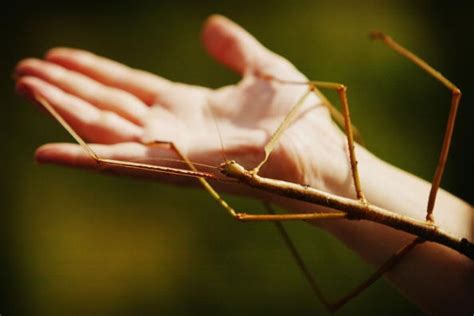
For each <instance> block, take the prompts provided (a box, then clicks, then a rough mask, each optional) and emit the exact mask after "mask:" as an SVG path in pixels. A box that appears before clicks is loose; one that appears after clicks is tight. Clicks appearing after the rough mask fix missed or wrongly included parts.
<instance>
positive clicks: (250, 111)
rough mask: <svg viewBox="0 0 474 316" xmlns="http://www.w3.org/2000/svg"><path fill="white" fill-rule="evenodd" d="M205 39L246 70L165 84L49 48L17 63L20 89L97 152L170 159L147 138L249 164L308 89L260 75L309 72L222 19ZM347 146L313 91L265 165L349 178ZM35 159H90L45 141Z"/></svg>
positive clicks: (299, 174) (75, 162) (286, 174)
mask: <svg viewBox="0 0 474 316" xmlns="http://www.w3.org/2000/svg"><path fill="white" fill-rule="evenodd" d="M203 42H204V44H205V47H206V48H207V49H208V51H209V52H210V54H211V55H213V56H214V57H215V58H216V59H217V60H218V61H220V62H222V63H223V64H225V65H227V66H229V67H230V68H232V69H233V70H235V71H237V72H238V73H240V74H241V75H242V76H243V79H242V80H241V81H240V82H239V83H238V84H237V85H232V86H227V87H223V88H220V89H217V90H212V89H208V88H204V87H198V86H190V85H186V84H182V83H175V82H170V81H168V80H166V79H164V78H161V77H159V76H156V75H152V74H150V73H147V72H144V71H140V70H135V69H131V68H129V67H127V66H124V65H122V64H119V63H117V62H114V61H111V60H108V59H105V58H103V57H99V56H96V55H94V54H92V53H89V52H85V51H82V50H77V49H70V48H55V49H52V50H51V51H49V52H48V54H47V55H46V57H45V60H39V59H26V60H23V61H22V62H20V63H19V64H18V66H17V70H16V72H17V74H18V79H17V80H18V82H17V88H18V91H19V92H20V93H21V94H22V95H24V96H26V97H29V98H30V99H32V100H34V96H35V95H41V96H42V97H43V98H45V99H46V100H48V101H49V102H50V103H51V104H52V105H53V106H54V107H55V108H56V110H57V111H58V112H59V113H60V114H61V115H62V116H63V117H64V118H65V119H66V120H67V121H68V123H69V124H70V125H71V126H72V127H73V128H74V129H75V130H76V131H77V133H78V134H79V135H81V137H83V138H84V139H86V140H87V141H88V142H90V143H93V144H94V145H93V148H94V151H96V152H97V153H98V154H99V155H100V156H101V157H103V158H111V159H120V160H132V161H140V162H145V163H154V164H168V165H170V164H174V163H172V162H169V161H167V162H163V161H160V160H159V159H160V158H163V157H170V158H177V157H176V154H175V153H174V152H172V151H171V150H170V149H169V148H163V147H160V146H149V145H147V144H148V143H151V142H155V141H171V142H173V143H175V144H176V145H177V147H178V148H180V150H181V151H182V152H183V153H185V154H186V155H187V156H188V157H189V158H190V159H191V160H192V161H197V162H200V163H205V164H209V165H213V166H216V165H218V164H219V163H220V162H222V161H223V160H224V157H226V158H232V159H236V160H237V161H239V163H241V164H243V165H244V166H246V167H248V168H251V167H254V166H255V165H256V164H257V163H258V162H259V161H260V160H261V159H262V158H263V146H264V145H265V143H266V142H268V140H269V137H270V136H271V134H272V133H273V131H274V130H275V129H276V127H278V125H279V124H280V123H281V122H282V120H283V119H284V117H285V115H286V114H287V113H288V111H289V109H290V108H291V106H292V105H294V104H295V102H297V100H298V99H299V98H300V97H301V96H302V95H303V94H304V92H305V89H307V87H305V86H304V85H288V84H282V83H278V82H275V81H271V80H264V79H262V78H261V75H271V76H274V77H277V78H283V79H288V80H296V81H304V80H306V78H305V77H304V76H303V75H302V74H301V73H300V72H298V71H297V70H296V68H295V67H294V66H292V65H291V64H290V63H289V62H288V61H286V60H285V59H283V58H281V57H279V56H277V55H275V54H274V53H272V52H270V51H268V50H267V49H266V48H264V47H263V46H262V45H261V44H259V43H258V42H257V41H256V40H255V39H254V38H253V37H252V36H251V35H249V34H248V33H247V32H245V31H244V30H243V29H241V28H240V27H239V26H237V25H236V24H234V23H233V22H231V21H229V20H227V19H226V18H224V17H221V16H213V17H211V18H209V19H208V21H207V22H206V24H205V26H204V30H203ZM219 135H220V136H219ZM344 148H345V147H344V140H343V137H342V134H341V133H340V131H339V130H338V129H337V128H336V127H335V125H334V124H333V123H332V122H331V120H330V117H329V115H328V113H327V110H326V108H325V107H322V106H321V104H320V101H319V100H318V99H317V98H316V97H315V96H311V97H310V98H308V99H307V100H306V104H305V108H304V109H303V110H302V112H301V115H300V116H299V117H298V118H297V120H296V122H295V123H294V124H292V125H291V126H290V128H289V129H288V130H287V131H286V132H285V135H284V137H283V138H282V140H281V142H280V145H279V146H278V147H277V149H276V151H275V152H274V153H273V154H272V159H271V160H270V161H269V162H268V164H267V165H266V166H265V168H264V169H263V170H262V171H263V172H264V173H265V174H267V175H269V176H272V177H275V178H282V179H286V180H291V181H295V182H300V183H302V182H304V183H310V182H313V184H314V183H316V186H319V187H323V186H324V183H325V182H327V181H328V179H326V178H328V177H335V175H337V173H339V174H341V176H342V178H344V177H345V175H347V172H348V169H347V167H346V168H342V170H340V167H341V166H347V160H346V155H345V149H344ZM223 149H224V151H223ZM37 159H38V160H39V161H42V162H51V163H58V164H64V165H69V166H77V167H92V168H93V167H94V166H96V164H95V163H94V161H93V160H92V159H90V157H89V156H88V154H87V153H86V152H84V151H83V150H82V148H80V147H79V146H78V145H73V144H48V145H45V146H42V147H40V148H39V149H38V151H37Z"/></svg>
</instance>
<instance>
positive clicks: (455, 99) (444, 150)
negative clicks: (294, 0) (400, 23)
mask: <svg viewBox="0 0 474 316" xmlns="http://www.w3.org/2000/svg"><path fill="white" fill-rule="evenodd" d="M370 37H371V38H372V39H374V40H381V41H382V42H383V43H384V44H385V45H387V46H388V47H390V48H391V49H393V50H394V51H395V52H397V53H398V54H400V55H402V56H403V57H405V58H406V59H408V60H409V61H411V62H413V63H414V64H416V65H417V66H418V67H420V68H421V69H423V70H424V71H425V72H427V73H428V74H429V75H431V76H432V77H434V78H435V79H436V80H438V81H439V82H441V83H442V84H443V85H444V86H445V87H446V88H448V89H449V90H451V106H450V110H449V117H448V122H447V124H446V130H445V133H444V139H443V145H442V147H441V152H440V155H439V162H438V166H437V167H436V171H435V174H434V176H433V181H432V184H431V190H430V195H429V198H428V206H427V211H426V212H427V214H426V220H427V221H430V222H433V209H434V205H435V201H436V194H437V193H438V189H439V186H440V183H441V178H442V177H443V173H444V168H445V166H446V160H447V158H448V152H449V147H450V145H451V138H452V136H453V129H454V123H455V120H456V114H457V110H458V106H459V100H460V99H461V90H459V88H458V87H456V86H455V85H454V84H453V83H452V82H451V81H449V80H448V79H446V78H445V77H444V76H443V75H442V74H441V73H440V72H439V71H437V70H435V69H434V68H433V67H431V66H430V65H428V64H427V63H426V62H425V61H424V60H422V59H421V58H419V57H418V56H416V55H415V54H413V53H412V52H410V51H409V50H407V49H406V48H404V47H402V46H401V45H400V44H398V43H397V42H395V41H394V40H393V39H392V38H391V37H390V36H387V35H385V34H383V33H381V32H372V33H371V34H370Z"/></svg>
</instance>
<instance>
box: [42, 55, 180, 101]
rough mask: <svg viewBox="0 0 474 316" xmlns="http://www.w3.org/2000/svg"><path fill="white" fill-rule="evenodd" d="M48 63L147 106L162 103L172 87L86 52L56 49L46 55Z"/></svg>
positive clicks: (144, 73)
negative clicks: (133, 97)
mask: <svg viewBox="0 0 474 316" xmlns="http://www.w3.org/2000/svg"><path fill="white" fill-rule="evenodd" d="M46 59H47V60H48V61H50V62H54V63H56V64H58V65H61V66H63V67H65V68H68V69H71V70H74V71H77V72H80V73H82V74H84V75H86V76H88V77H91V78H93V79H95V80H97V81H99V82H101V83H103V84H105V85H108V86H111V87H115V88H118V89H122V90H125V91H128V92H130V93H131V94H133V95H135V96H137V97H138V98H140V99H141V100H142V101H143V102H145V103H146V104H148V105H152V104H154V103H155V102H157V101H159V99H158V100H157V98H159V95H160V94H163V93H166V92H167V91H169V89H170V88H171V87H172V86H173V83H172V82H171V81H169V80H166V79H164V78H161V77H159V76H156V75H153V74H151V73H148V72H145V71H142V70H137V69H132V68H130V67H128V66H125V65H123V64H120V63H118V62H116V61H112V60H110V59H107V58H104V57H100V56H97V55H95V54H92V53H90V52H87V51H84V50H79V49H73V48H64V47H60V48H53V49H52V50H50V51H49V52H48V53H47V54H46Z"/></svg>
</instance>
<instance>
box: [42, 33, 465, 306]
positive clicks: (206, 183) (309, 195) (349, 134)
mask: <svg viewBox="0 0 474 316" xmlns="http://www.w3.org/2000/svg"><path fill="white" fill-rule="evenodd" d="M371 35H372V38H373V39H375V40H380V41H382V42H383V43H384V44H386V45H387V46H388V47H390V48H392V49H393V50H395V52H397V53H399V54H401V55H402V56H404V57H405V58H407V59H408V60H410V61H411V62H413V63H415V64H416V65H418V66H419V67H420V68H421V69H422V70H424V71H426V72H427V73H428V74H430V75H431V76H433V77H434V78H435V79H437V80H438V81H440V82H441V83H442V84H443V85H444V86H445V87H447V88H448V89H449V90H450V91H451V93H452V99H451V109H450V114H449V118H448V124H447V127H446V132H445V136H444V141H443V145H442V149H441V154H440V158H439V164H438V167H437V169H436V172H435V175H434V178H433V182H432V187H431V191H430V194H429V198H428V205H427V215H426V221H418V220H414V219H411V218H407V217H404V216H401V215H397V214H395V213H392V212H390V211H388V210H385V209H382V208H380V207H377V206H375V205H373V204H371V203H370V201H368V200H367V199H366V198H365V196H364V191H363V188H362V186H361V182H360V176H359V170H358V166H357V157H356V152H355V150H354V146H355V145H354V143H355V135H354V134H357V133H355V132H354V127H353V125H352V122H351V119H350V111H349V103H348V99H347V95H346V86H344V85H343V84H340V83H333V82H324V81H291V80H286V79H285V78H278V77H274V76H271V75H268V74H265V73H256V74H255V76H256V77H258V78H259V80H262V81H267V82H273V83H275V84H282V85H302V86H306V87H307V90H306V92H305V93H304V94H303V95H302V96H301V97H300V99H299V100H298V101H297V102H296V104H295V105H293V107H292V108H291V110H290V111H289V112H288V114H287V115H286V117H285V119H284V120H283V121H282V122H281V124H280V125H279V127H278V128H277V129H276V131H275V132H274V133H273V135H272V136H271V137H270V139H269V141H268V143H267V144H266V145H265V147H264V158H263V160H262V161H261V162H260V163H259V164H258V165H257V166H256V167H255V168H253V169H251V170H247V169H245V168H244V167H243V166H241V165H240V164H239V163H238V162H236V161H232V160H225V161H223V162H222V163H221V165H220V166H219V167H218V168H219V170H220V171H221V173H222V175H224V176H225V179H224V181H233V182H238V183H240V184H243V185H247V186H250V187H253V188H256V189H259V190H263V191H268V192H270V193H273V194H277V195H281V196H284V197H287V198H293V199H297V200H301V201H305V202H310V203H314V204H317V205H322V206H325V207H329V208H332V209H334V210H335V211H333V212H326V213H286V214H276V213H275V212H274V211H273V209H272V208H271V206H270V205H269V204H265V208H266V209H267V211H268V214H248V213H242V212H239V211H237V210H235V209H234V208H232V206H230V205H229V204H228V203H227V202H226V201H225V200H223V199H222V198H221V196H220V195H219V193H218V192H217V191H216V190H215V189H214V188H213V186H212V185H211V184H210V181H222V180H221V178H220V177H218V176H216V175H215V174H212V173H208V172H204V171H200V170H199V169H198V168H197V167H198V165H197V164H195V163H193V162H192V161H190V160H189V159H188V158H187V157H186V155H184V154H183V153H182V152H181V150H180V149H179V148H178V146H176V145H175V144H174V143H173V142H169V141H159V140H154V141H151V142H150V143H147V145H149V146H154V145H160V146H168V147H169V148H171V149H172V150H173V151H174V152H176V154H177V155H178V157H179V158H180V159H181V160H182V161H184V162H185V163H186V164H187V167H188V168H187V169H180V168H172V167H164V166H158V165H152V164H146V163H137V162H132V161H123V160H114V159H106V158H102V157H100V156H99V155H98V154H97V153H96V152H95V151H94V150H93V149H92V148H91V147H90V146H89V145H88V144H87V143H86V142H85V141H84V140H83V139H82V138H81V137H80V136H79V134H78V133H76V131H75V130H74V129H73V128H72V127H71V126H70V125H69V123H68V122H67V121H66V120H65V119H64V118H63V117H62V116H61V115H60V114H59V113H58V112H57V111H56V110H55V108H54V107H53V106H52V105H51V104H49V102H48V101H47V100H46V99H44V98H43V97H41V96H40V95H36V96H35V98H36V100H37V102H38V103H40V104H41V105H42V106H43V107H44V108H45V109H46V110H47V111H48V112H49V113H50V114H51V115H52V116H53V117H54V118H55V119H56V120H57V121H58V122H59V123H60V124H61V125H62V126H63V127H64V128H65V129H66V130H67V131H68V133H69V134H70V135H71V136H72V137H73V138H74V139H75V140H76V141H77V142H78V143H79V144H80V145H81V146H82V148H83V149H84V150H85V151H86V153H87V154H88V155H89V157H90V158H91V159H92V160H93V161H95V162H96V163H97V164H99V165H103V166H116V167H121V168H130V169H140V170H146V171H148V172H157V173H166V174H173V175H178V176H186V177H194V178H197V180H198V181H199V182H200V183H201V185H202V186H203V187H204V188H205V190H207V191H208V192H209V193H210V195H211V196H212V197H213V198H214V199H215V200H216V201H217V202H218V203H219V204H220V205H221V206H222V207H223V208H224V209H225V210H226V211H227V212H228V214H229V215H230V216H231V217H232V218H234V219H236V220H239V221H243V222H254V221H267V222H268V221H269V222H275V224H276V225H277V228H278V230H279V232H280V234H281V235H282V237H283V239H284V241H285V243H286V244H287V246H288V248H289V249H290V252H291V254H292V255H293V257H294V259H295V261H296V263H297V265H298V266H299V268H300V269H301V271H302V272H303V274H304V275H305V277H306V279H307V281H308V282H309V284H310V285H311V288H312V289H313V291H314V292H315V295H316V296H317V297H318V299H319V300H320V301H321V303H322V304H323V305H324V306H325V308H326V309H327V310H328V311H329V312H334V311H336V310H337V309H339V308H340V307H342V306H343V305H344V304H346V303H347V302H349V301H350V300H351V299H352V298H354V297H355V296H357V295H358V294H359V293H361V292H362V291H363V290H364V289H366V288H367V287H369V286H370V285H371V284H372V283H373V282H375V281H376V280H377V279H378V278H380V277H381V276H382V275H383V274H384V273H385V272H387V271H388V270H389V269H391V268H392V267H393V266H395V265H396V264H397V263H398V262H399V261H400V260H401V259H402V258H403V257H404V256H405V255H406V254H407V253H409V252H410V251H412V250H413V249H415V248H416V246H417V245H418V244H421V243H423V242H424V241H433V242H438V243H440V244H443V245H445V246H448V247H450V248H452V249H454V250H457V251H458V252H460V253H462V254H464V255H465V256H468V257H470V258H471V259H473V258H474V245H473V244H472V243H471V242H469V241H468V240H467V239H465V238H462V237H458V236H452V235H450V234H449V233H447V232H444V231H442V230H441V229H439V228H438V227H437V226H436V224H435V223H434V217H433V209H434V204H435V201H436V194H437V192H438V189H439V186H440V182H441V178H442V175H443V172H444V167H445V163H446V159H447V155H448V151H449V146H450V143H451V138H452V132H453V128H454V122H455V118H456V112H457V108H458V105H459V101H460V97H461V92H460V90H459V89H458V88H457V87H456V86H455V85H454V84H452V83H451V82H450V81H449V80H447V79H446V78H445V77H443V76H442V75H441V74H440V73H438V72H437V71H436V70H434V69H433V68H432V67H431V66H429V65H428V64H427V63H425V62H424V61H422V60H421V59H420V58H418V57H417V56H415V55H414V54H413V53H411V52H410V51H408V50H406V49H405V48H403V47H402V46H400V45H399V44H398V43H396V42H395V41H394V40H393V39H392V38H390V37H388V36H386V35H384V34H382V33H379V32H374V33H372V34H371ZM320 90H333V91H336V92H337V94H338V96H339V101H340V103H341V105H342V114H341V113H339V112H338V111H337V110H336V109H335V107H333V106H332V104H331V103H330V102H329V101H328V99H327V98H326V97H325V96H324V94H323V93H322V92H321V91H320ZM312 94H315V95H316V96H318V97H319V98H320V99H321V100H322V101H323V104H324V105H325V106H327V107H328V109H329V111H330V112H331V114H332V115H333V118H334V119H335V120H336V121H337V122H339V123H340V125H342V126H343V129H344V130H345V134H346V138H347V149H348V159H349V162H350V167H351V173H352V182H353V186H354V191H355V195H356V199H348V198H343V197H340V196H337V195H333V194H329V193H326V192H323V191H320V190H316V189H313V188H311V187H308V186H306V185H302V184H296V183H290V182H285V181H280V180H274V179H270V178H265V177H262V176H260V174H259V171H260V169H261V168H262V166H263V165H264V164H265V163H266V162H267V160H268V158H269V157H270V155H271V153H272V151H273V150H274V149H275V148H276V146H277V145H278V141H279V139H280V138H281V137H282V135H283V134H284V132H285V130H286V129H287V128H288V127H289V126H290V125H291V123H292V122H293V121H294V120H295V119H296V117H297V115H298V114H300V111H301V108H302V106H303V104H304V103H305V100H306V99H307V98H308V97H309V96H310V95H312ZM341 219H346V220H361V219H365V220H371V221H375V222H378V223H381V224H385V225H387V226H390V227H393V228H396V229H399V230H403V231H406V232H409V233H412V234H414V235H416V236H417V237H416V238H414V239H413V240H412V241H411V242H410V243H408V244H406V245H405V246H404V247H402V248H401V249H399V250H398V251H397V252H396V253H395V254H393V255H392V256H391V257H390V258H388V259H387V260H386V262H385V263H384V264H382V265H381V266H380V267H379V268H378V269H377V270H376V271H375V272H374V273H373V274H372V275H371V276H370V277H369V278H368V279H367V280H366V281H365V282H363V283H362V284H360V285H359V286H357V287H356V288H355V289H354V290H352V291H351V292H349V293H348V294H346V295H344V296H342V297H341V298H340V299H339V300H336V301H334V302H330V301H329V300H328V299H327V298H326V297H325V296H324V295H323V294H322V291H321V290H320V288H319V286H318V285H317V283H316V280H315V279H314V277H313V276H312V274H311V273H310V272H309V271H310V270H309V269H308V267H307V266H306V264H305V262H304V261H303V260H302V257H301V255H300V254H299V252H298V250H297V249H296V247H295V246H294V244H293V242H292V241H291V239H290V238H289V236H288V234H287V233H286V231H285V229H284V227H283V226H282V225H281V222H282V221H290V220H293V221H294V220H297V221H301V220H311V221H313V220H341Z"/></svg>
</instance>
